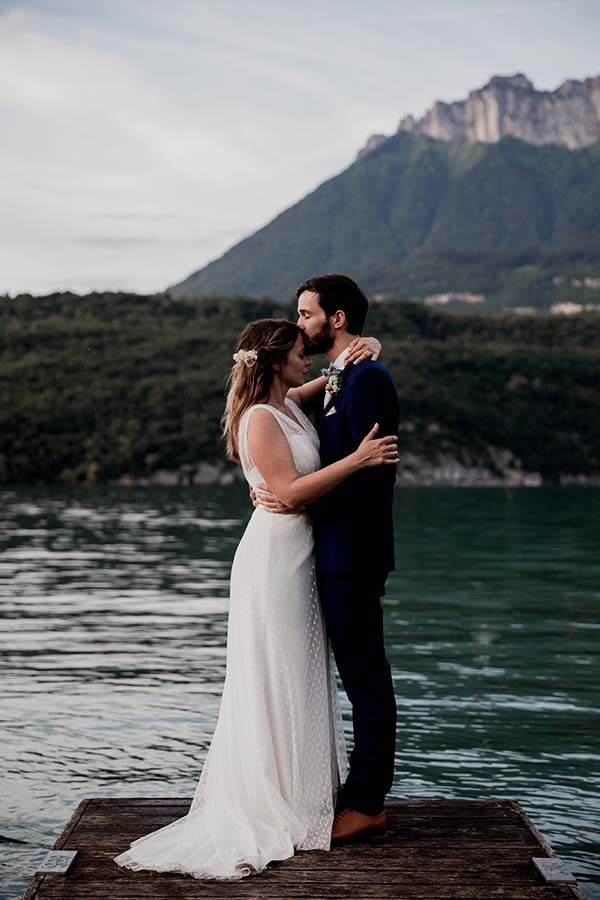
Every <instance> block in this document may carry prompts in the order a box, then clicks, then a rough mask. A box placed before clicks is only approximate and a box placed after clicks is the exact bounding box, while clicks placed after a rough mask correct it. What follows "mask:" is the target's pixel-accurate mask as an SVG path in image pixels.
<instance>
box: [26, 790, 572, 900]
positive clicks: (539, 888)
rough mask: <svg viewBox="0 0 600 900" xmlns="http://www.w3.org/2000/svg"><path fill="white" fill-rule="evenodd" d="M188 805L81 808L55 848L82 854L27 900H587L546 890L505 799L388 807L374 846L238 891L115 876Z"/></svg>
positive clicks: (299, 860)
mask: <svg viewBox="0 0 600 900" xmlns="http://www.w3.org/2000/svg"><path fill="white" fill-rule="evenodd" d="M189 804H190V801H189V800H185V799H182V800H177V801H175V800H173V799H171V798H161V799H158V800H156V799H154V798H144V799H136V798H134V799H129V798H120V799H116V800H114V801H111V800H110V799H109V798H93V799H90V800H89V801H84V803H83V804H80V806H79V807H78V809H77V810H76V813H75V814H74V816H73V817H72V818H71V820H70V821H69V823H68V825H67V827H66V828H65V830H64V831H63V833H62V835H61V837H60V838H59V839H58V840H57V841H56V842H55V845H54V849H78V850H79V856H78V858H77V859H76V861H75V863H74V864H73V867H72V869H71V871H70V872H69V873H68V874H67V875H65V876H53V875H47V876H41V877H39V876H38V877H37V878H34V880H33V881H32V883H31V885H30V886H29V888H28V891H27V893H26V894H25V897H24V900H25V898H26V900H67V898H68V900H191V898H195V897H213V898H219V897H223V898H227V900H237V898H240V900H241V898H242V897H243V898H244V900H260V898H263V900H275V898H276V900H285V898H289V900H319V898H323V900H325V898H328V900H334V898H335V900H346V898H352V900H362V898H364V900H369V898H373V900H374V898H377V900H387V898H394V900H397V898H399V897H402V898H403V900H499V898H502V900H567V898H569V900H573V898H579V900H582V898H583V900H585V898H584V894H583V893H582V892H581V890H580V889H579V888H578V887H577V886H573V885H563V884H557V885H549V884H546V883H544V882H543V880H542V878H541V876H540V875H539V873H538V872H537V870H536V869H535V867H534V865H533V863H532V862H531V857H532V856H543V855H548V856H551V855H554V854H553V851H552V848H551V847H549V845H548V844H547V842H546V841H545V839H544V838H543V836H542V835H540V834H539V832H538V831H537V829H536V828H535V826H534V825H533V823H531V822H530V820H529V819H528V817H527V816H526V814H525V813H524V812H523V810H522V809H521V807H520V806H519V804H518V803H516V802H515V801H511V800H493V799H491V800H490V799H486V800H483V801H462V800H459V801H454V800H445V799H436V798H427V799H419V800H410V801H406V800H401V799H397V800H392V801H390V803H388V804H386V807H387V809H388V814H389V819H390V829H389V830H388V833H387V835H386V836H385V837H384V838H382V839H380V840H378V841H374V842H372V843H367V842H363V843H360V844H352V845H344V846H340V847H334V848H332V850H331V851H329V852H323V851H321V852H319V851H310V852H299V853H297V854H296V855H295V856H294V857H292V858H291V859H289V860H284V861H282V862H279V863H272V864H271V865H270V866H269V868H268V869H267V870H266V871H265V872H263V873H261V875H259V876H254V877H250V878H246V879H243V880H242V881H238V882H222V881H218V880H215V881H202V880H198V879H194V878H191V877H189V876H184V875H178V874H175V873H168V874H163V875H160V874H157V873H151V872H132V871H130V870H125V869H121V868H120V867H119V866H117V865H116V863H114V861H113V857H114V856H116V855H117V854H118V853H120V852H121V851H122V850H124V849H126V847H128V846H129V843H130V842H131V840H134V839H135V838H136V837H141V836H142V835H144V834H148V833H149V832H150V831H153V830H155V829H156V828H159V827H161V826H162V825H165V824H168V823H169V822H171V821H173V820H174V819H176V818H179V817H180V816H182V815H185V813H186V811H187V809H188V808H189Z"/></svg>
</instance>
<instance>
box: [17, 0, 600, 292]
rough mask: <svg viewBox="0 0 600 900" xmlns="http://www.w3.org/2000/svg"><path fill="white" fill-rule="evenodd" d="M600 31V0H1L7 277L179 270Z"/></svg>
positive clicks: (590, 62)
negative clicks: (435, 107)
mask: <svg viewBox="0 0 600 900" xmlns="http://www.w3.org/2000/svg"><path fill="white" fill-rule="evenodd" d="M599 45H600V2H599V0H569V2H568V3H565V2H564V0H556V2H555V0H540V2H537V0H520V2H475V0H419V2H414V0H411V2H405V0H369V2H368V3H365V2H364V0H333V2H323V0H302V2H297V0H294V2H290V0H168V2H167V0H127V2H123V0H30V2H28V0H16V2H10V0H0V122H1V123H2V131H1V133H2V138H1V140H0V171H1V177H0V210H1V218H0V293H3V294H6V293H9V294H11V295H14V294H17V293H21V292H23V293H25V292H27V293H33V294H43V293H49V292H51V291H58V290H73V291H76V292H79V293H85V292H87V291H90V290H128V291H138V292H142V293H150V292H154V291H160V290H164V289H166V288H167V287H168V286H169V285H171V284H173V283H175V282H177V281H180V280H181V279H183V278H184V277H186V276H187V275H189V274H190V273H191V272H192V271H195V270H196V269H199V268H201V267H202V266H203V265H205V264H206V263H207V262H209V261H210V260H211V259H215V258H216V257H218V256H220V255H221V254H222V253H223V252H224V251H225V250H226V249H227V248H229V247H230V246H232V245H233V244H235V243H237V242H238V241H239V240H241V239H242V238H243V237H246V236H247V235H249V234H252V233H253V232H254V231H256V230H257V229H258V228H260V227H261V226H262V225H264V224H266V223H267V222H268V221H270V220H271V219H272V218H273V217H274V216H275V215H277V214H278V213H279V212H281V211H282V210H284V209H286V208H287V207H289V206H292V205H293V204H294V203H296V202H297V201H298V200H299V199H301V198H302V197H303V196H305V195H306V194H307V193H309V192H310V191H312V190H313V189H314V188H316V187H317V186H318V185H319V184H320V183H322V182H323V181H325V180H327V179H328V178H330V177H332V176H333V175H335V174H337V173H338V172H341V171H342V170H343V169H345V168H346V167H347V166H348V165H350V164H351V163H352V162H353V160H354V158H355V156H356V153H357V151H358V150H359V148H360V147H361V146H363V144H364V143H365V141H366V139H367V138H368V137H369V135H371V134H373V133H375V132H380V133H384V134H392V133H393V132H394V131H395V130H396V128H397V126H398V122H399V120H400V119H401V118H402V117H403V116H404V115H406V114H408V113H412V114H413V115H415V116H420V115H422V114H423V113H424V112H425V111H426V110H427V109H428V108H429V107H430V106H431V104H432V103H433V102H434V101H435V100H438V99H439V100H445V101H452V100H458V99H462V98H463V97H466V96H467V94H468V93H469V91H470V90H474V89H476V88H478V87H481V86H483V85H484V84H485V83H486V82H487V81H488V80H489V78H490V77H491V76H492V75H509V74H514V73H515V72H524V73H525V74H527V75H528V77H529V78H531V80H532V81H533V82H534V85H535V86H536V87H537V88H539V89H543V90H554V89H555V88H556V87H558V85H559V84H561V83H562V82H563V81H564V80H565V79H567V78H585V77H588V76H590V75H596V74H598V73H599V72H600V55H599V54H598V46H599Z"/></svg>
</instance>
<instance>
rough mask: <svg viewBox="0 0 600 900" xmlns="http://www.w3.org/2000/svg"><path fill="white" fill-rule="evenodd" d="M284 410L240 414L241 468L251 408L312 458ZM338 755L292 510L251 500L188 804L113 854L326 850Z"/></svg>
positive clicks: (329, 676) (323, 642) (210, 869)
mask: <svg viewBox="0 0 600 900" xmlns="http://www.w3.org/2000/svg"><path fill="white" fill-rule="evenodd" d="M286 403H287V406H288V411H289V413H290V415H291V416H293V419H292V418H290V415H286V414H285V413H282V412H281V411H280V410H277V409H275V407H272V406H268V405H266V404H258V405H257V406H253V407H252V408H251V409H249V410H247V411H246V413H245V414H244V416H243V417H242V421H241V423H240V434H239V439H240V456H241V462H242V468H243V470H244V475H245V477H246V479H247V481H248V482H249V484H251V485H253V486H256V485H257V484H259V483H260V482H261V481H263V477H262V475H261V474H260V472H259V471H258V470H257V468H256V466H255V465H254V463H253V461H252V459H251V457H250V454H249V452H248V442H247V431H248V423H249V421H250V417H251V415H252V413H253V411H254V410H255V409H257V408H266V409H269V410H270V411H271V412H272V414H273V415H274V416H275V418H276V419H277V422H278V423H279V425H280V427H281V429H282V431H283V433H284V435H285V436H286V438H287V440H288V442H289V444H290V448H291V451H292V455H293V458H294V462H295V465H296V468H297V470H298V472H299V473H300V474H301V475H304V474H308V473H309V472H313V471H315V470H316V469H318V468H319V465H320V460H319V441H318V437H317V433H316V431H315V429H314V428H313V426H312V424H311V423H310V421H309V420H308V419H307V418H306V416H305V415H304V414H303V413H302V411H301V410H300V409H299V407H298V406H297V405H296V404H295V403H293V401H291V400H287V401H286ZM346 775H347V754H346V746H345V740H344V732H343V727H342V717H341V712H340V708H339V703H338V695H337V686H336V679H335V663H334V659H333V654H332V651H331V648H330V646H329V644H328V641H327V635H326V631H325V623H324V619H323V614H322V610H321V606H320V603H319V597H318V594H317V585H316V577H315V563H314V552H313V536H312V528H311V522H310V518H309V516H308V515H307V514H306V513H304V512H298V513H294V514H286V515H277V514H274V513H269V512H266V511H265V510H263V509H256V510H255V511H254V513H253V514H252V517H251V519H250V521H249V523H248V526H247V528H246V530H245V532H244V535H243V537H242V539H241V541H240V543H239V545H238V548H237V550H236V554H235V557H234V561H233V565H232V570H231V590H230V602H229V620H228V633H227V668H226V676H225V684H224V688H223V696H222V700H221V707H220V711H219V718H218V722H217V726H216V729H215V733H214V736H213V740H212V743H211V745H210V748H209V751H208V755H207V758H206V762H205V764H204V767H203V770H202V773H201V776H200V780H199V783H198V787H197V789H196V793H195V796H194V800H193V803H192V806H191V808H190V811H189V813H188V814H187V815H186V816H184V817H183V818H181V819H178V820H177V821H175V822H172V823H171V824H170V825H167V826H166V827H164V828H161V829H159V830H158V831H155V832H153V833H152V834H149V835H146V836H145V837H142V838H140V839H139V840H136V841H134V842H133V843H132V844H131V845H130V848H129V849H128V850H126V851H125V852H124V853H121V854H120V856H117V857H116V859H115V862H116V863H118V865H120V866H123V867H126V868H130V869H134V870H139V869H147V870H151V871H156V872H182V873H186V874H189V875H192V876H194V877H195V878H202V879H223V880H238V879H240V878H244V877H246V876H248V875H251V874H257V873H259V872H261V871H262V870H263V869H264V868H265V867H266V866H267V865H268V863H269V862H272V861H274V860H283V859H288V858H289V857H291V856H293V855H294V852H295V851H296V850H328V849H329V848H330V838H331V826H332V823H333V815H334V807H335V801H336V796H337V792H338V789H339V787H340V786H341V785H342V784H343V783H344V781H345V778H346Z"/></svg>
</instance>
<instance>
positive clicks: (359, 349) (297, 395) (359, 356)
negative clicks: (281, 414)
mask: <svg viewBox="0 0 600 900" xmlns="http://www.w3.org/2000/svg"><path fill="white" fill-rule="evenodd" d="M348 346H349V350H350V352H349V353H348V356H347V357H346V365H347V366H350V365H356V364H357V363H359V362H362V361H363V359H377V357H378V356H379V354H380V353H381V343H380V341H378V340H377V338H374V337H366V338H363V337H356V338H354V340H353V341H352V343H351V344H349V345H348ZM326 384H327V379H326V378H325V376H324V375H319V377H318V378H313V379H312V381H307V382H306V384H303V385H302V386H301V387H295V388H290V389H289V391H288V392H287V396H288V397H289V398H290V400H293V401H294V403H297V404H298V406H300V407H301V408H304V409H305V408H306V407H307V406H310V405H311V403H312V402H313V400H314V399H315V398H316V397H318V395H319V394H321V393H322V392H323V391H324V390H325V385H326Z"/></svg>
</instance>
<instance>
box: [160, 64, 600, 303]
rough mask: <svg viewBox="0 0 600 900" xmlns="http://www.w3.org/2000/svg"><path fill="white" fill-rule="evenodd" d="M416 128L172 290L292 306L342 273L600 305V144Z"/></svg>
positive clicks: (394, 295) (442, 296) (427, 298)
mask: <svg viewBox="0 0 600 900" xmlns="http://www.w3.org/2000/svg"><path fill="white" fill-rule="evenodd" d="M522 79H524V76H515V77H514V78H513V79H508V80H510V81H511V82H512V85H513V86H512V88H511V90H514V91H517V90H520V91H526V90H528V89H526V85H525V82H526V79H525V80H524V81H523V80H522ZM500 80H501V81H502V79H500ZM497 81H498V79H492V81H491V82H490V85H492V88H490V90H492V89H493V90H496V87H494V84H495V82H497ZM503 81H507V79H504V80H503ZM594 81H597V79H596V80H594V79H588V82H594ZM588 82H584V83H583V84H587V83H588ZM527 84H529V82H527ZM565 84H566V85H568V84H573V83H572V82H566V83H565ZM517 85H520V87H518V86H517ZM488 87H489V86H488ZM563 89H565V91H566V88H565V85H563V86H562V88H560V89H559V91H561V90H563ZM485 90H486V89H484V91H485ZM559 91H557V92H555V93H559ZM470 99H471V98H470ZM465 102H466V103H468V102H469V101H465ZM425 118H426V117H425ZM417 124H418V123H415V127H413V128H412V131H407V130H406V129H402V130H400V131H399V132H398V133H397V134H395V135H392V136H391V137H389V138H384V139H383V140H381V141H380V140H375V141H372V149H371V150H370V152H368V153H363V154H362V155H361V156H360V158H358V159H357V160H356V161H355V162H354V163H353V164H352V165H351V166H349V167H348V168H347V169H346V170H345V171H344V172H342V173H341V174H339V175H337V176H336V177H335V178H332V179H330V180H329V181H326V182H325V183H323V184H322V185H320V186H319V187H318V188H317V189H316V190H315V191H313V192H312V193H310V194H309V195H308V196H307V197H305V198H304V199H303V200H301V201H300V202H299V203H297V204H295V205H294V206H292V207H291V208H289V209H287V210H285V211H284V212H283V213H281V214H280V215H278V216H277V217H276V218H275V219H273V221H272V222H270V223H269V224H268V225H266V226H265V227H264V228H261V229H260V230H259V231H257V232H256V233H255V234H253V235H251V236H250V237H248V238H246V239H245V240H243V241H241V242H240V243H238V244H236V245H235V246H234V247H232V248H231V249H230V250H228V251H227V252H226V253H225V254H224V255H223V256H222V257H221V258H220V259H217V260H215V261H214V262H211V263H209V264H208V265H207V266H205V267H204V268H202V269H200V270H199V271H197V272H195V273H193V274H192V275H190V276H189V277H188V278H186V279H185V280H184V281H182V282H180V283H179V284H177V285H174V286H173V287H172V288H170V289H169V293H170V294H171V295H172V296H175V297H181V296H193V295H204V294H218V293H237V294H245V295H247V296H254V297H265V296H269V297H272V298H274V299H277V300H283V301H287V300H289V299H290V298H291V297H292V296H293V291H294V288H295V286H296V285H297V284H298V283H300V282H301V281H302V280H304V279H305V278H307V277H308V276H310V275H312V274H315V273H318V272H334V271H341V272H347V273H348V274H351V275H352V276H353V277H355V278H356V279H357V280H358V281H359V282H360V283H361V284H362V285H363V286H364V287H365V289H366V290H367V291H368V292H369V293H370V295H371V296H372V297H374V299H380V300H387V299H411V300H422V301H424V302H425V303H427V304H440V305H446V306H449V307H453V308H473V307H474V306H476V307H477V308H478V309H480V310H482V311H489V310H495V309H499V308H504V307H507V306H509V307H513V308H518V309H521V308H525V309H551V308H552V307H556V311H564V312H566V311H569V309H570V311H574V310H575V307H581V308H585V307H586V306H590V305H594V306H595V305H596V303H600V141H597V142H596V143H594V144H591V145H590V146H586V147H581V148H579V149H569V148H568V147H565V146H560V145H558V144H543V143H528V142H526V141H524V140H522V139H516V138H514V137H502V139H501V140H498V141H495V142H491V141H486V142H471V141H469V140H466V139H465V138H464V135H463V137H462V138H461V139H460V140H458V139H456V140H454V139H453V140H439V139H436V138H433V137H430V136H428V135H426V134H420V133H419V132H418V128H417V127H416V126H417ZM423 127H424V126H423ZM590 128H591V126H590ZM565 304H567V306H565ZM568 304H571V307H568Z"/></svg>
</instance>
